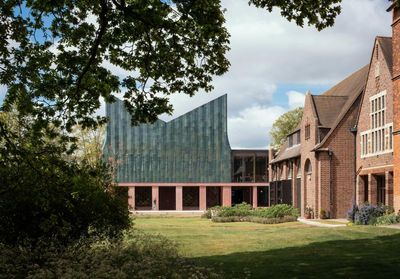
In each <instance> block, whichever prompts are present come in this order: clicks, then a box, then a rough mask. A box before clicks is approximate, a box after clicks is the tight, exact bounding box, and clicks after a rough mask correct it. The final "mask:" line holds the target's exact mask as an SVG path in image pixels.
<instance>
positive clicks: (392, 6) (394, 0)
mask: <svg viewBox="0 0 400 279" xmlns="http://www.w3.org/2000/svg"><path fill="white" fill-rule="evenodd" d="M389 2H393V3H392V4H391V5H390V7H389V8H387V9H386V11H387V12H390V11H391V10H393V9H394V6H396V5H399V3H400V2H399V0H389Z"/></svg>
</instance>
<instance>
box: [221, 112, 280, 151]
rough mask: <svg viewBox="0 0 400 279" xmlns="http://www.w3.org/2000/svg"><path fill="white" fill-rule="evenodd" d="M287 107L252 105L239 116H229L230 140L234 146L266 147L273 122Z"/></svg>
mask: <svg viewBox="0 0 400 279" xmlns="http://www.w3.org/2000/svg"><path fill="white" fill-rule="evenodd" d="M284 112H285V109H284V108H282V107H279V106H272V107H261V106H252V107H249V108H246V109H244V110H242V111H241V112H240V113H239V115H238V116H236V117H229V118H228V133H229V135H235V136H233V137H232V136H230V137H229V141H230V144H231V147H232V148H266V147H267V146H268V144H269V142H270V139H269V131H270V129H271V127H272V123H274V121H275V120H276V119H277V118H278V117H279V116H280V115H282V114H283V113H284Z"/></svg>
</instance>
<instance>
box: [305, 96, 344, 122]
mask: <svg viewBox="0 0 400 279" xmlns="http://www.w3.org/2000/svg"><path fill="white" fill-rule="evenodd" d="M312 98H313V102H314V106H315V110H316V112H317V117H318V120H319V124H320V126H322V127H325V128H330V127H332V125H333V123H335V120H336V118H337V117H338V115H339V114H340V112H341V111H342V109H343V106H344V104H345V103H346V101H347V100H348V97H346V96H324V95H314V96H312Z"/></svg>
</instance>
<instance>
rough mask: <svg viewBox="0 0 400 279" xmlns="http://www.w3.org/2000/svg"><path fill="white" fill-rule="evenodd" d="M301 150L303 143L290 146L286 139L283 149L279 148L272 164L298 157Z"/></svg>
mask: <svg viewBox="0 0 400 279" xmlns="http://www.w3.org/2000/svg"><path fill="white" fill-rule="evenodd" d="M300 151H301V145H300V144H298V145H295V146H292V147H289V146H288V142H287V141H286V142H285V143H284V144H283V145H282V147H281V149H280V150H279V152H278V154H277V156H276V157H275V158H274V159H273V160H271V162H270V164H274V163H277V162H281V161H284V160H287V159H290V158H296V157H299V156H300Z"/></svg>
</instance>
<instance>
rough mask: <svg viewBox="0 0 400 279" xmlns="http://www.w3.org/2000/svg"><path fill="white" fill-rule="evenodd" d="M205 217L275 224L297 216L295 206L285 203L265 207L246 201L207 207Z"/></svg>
mask: <svg viewBox="0 0 400 279" xmlns="http://www.w3.org/2000/svg"><path fill="white" fill-rule="evenodd" d="M204 217H205V218H209V219H211V220H212V221H213V222H255V223H262V224H277V223H282V222H291V221H296V220H297V218H298V217H299V212H298V210H297V208H294V207H293V206H291V205H287V204H278V205H274V206H271V207H266V208H256V209H252V207H251V206H250V205H249V204H247V203H242V204H237V205H234V206H232V207H230V206H222V207H220V206H218V207H213V208H211V209H208V210H207V212H206V213H205V214H204Z"/></svg>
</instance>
